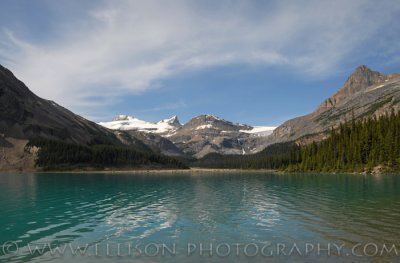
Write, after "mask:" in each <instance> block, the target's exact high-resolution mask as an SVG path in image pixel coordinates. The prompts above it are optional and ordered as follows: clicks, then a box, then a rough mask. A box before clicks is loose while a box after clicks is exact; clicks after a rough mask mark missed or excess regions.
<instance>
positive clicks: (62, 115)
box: [0, 65, 119, 144]
mask: <svg viewBox="0 0 400 263" xmlns="http://www.w3.org/2000/svg"><path fill="white" fill-rule="evenodd" d="M0 134H2V135H3V136H6V137H12V138H15V139H31V138H36V137H43V138H48V139H60V140H64V141H67V142H74V143H84V144H86V143H113V144H117V143H119V141H118V139H117V138H116V137H115V136H114V134H113V133H112V131H109V130H108V129H105V128H103V127H101V126H99V125H97V124H96V123H94V122H91V121H88V120H86V119H84V118H82V117H81V116H79V115H76V114H74V113H72V112H71V111H69V110H67V109H65V108H64V107H62V106H60V105H58V104H57V103H55V102H53V101H49V100H45V99H42V98H40V97H38V96H36V95H35V94H34V93H33V92H31V91H30V90H29V89H28V88H27V87H26V86H25V84H24V83H23V82H21V81H20V80H18V79H17V78H16V77H15V76H14V75H13V74H12V72H11V71H9V70H8V69H6V68H4V67H3V66H1V65H0Z"/></svg>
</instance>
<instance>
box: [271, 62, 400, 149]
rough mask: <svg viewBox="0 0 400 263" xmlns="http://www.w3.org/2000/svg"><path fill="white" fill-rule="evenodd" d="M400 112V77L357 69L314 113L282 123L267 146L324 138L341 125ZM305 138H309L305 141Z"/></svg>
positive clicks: (362, 68) (362, 67)
mask: <svg viewBox="0 0 400 263" xmlns="http://www.w3.org/2000/svg"><path fill="white" fill-rule="evenodd" d="M392 109H393V110H395V111H398V110H400V74H399V73H395V74H390V75H384V74H381V73H379V72H376V71H372V70H370V69H369V68H367V67H366V66H364V65H362V66H360V67H358V68H357V69H356V70H355V71H354V72H353V73H352V74H351V75H350V77H349V78H348V79H347V81H346V82H345V84H344V85H343V87H342V88H341V89H340V90H339V91H338V92H337V93H335V94H334V95H333V96H331V97H330V98H328V99H327V100H325V101H324V102H323V103H322V104H321V105H320V106H319V107H318V108H317V109H316V110H315V111H314V112H312V113H310V114H308V115H305V116H302V117H298V118H294V119H292V120H289V121H287V122H285V123H283V124H282V125H281V126H279V127H278V128H277V129H275V130H274V132H273V134H272V135H270V136H269V137H268V139H267V140H266V141H265V145H264V146H266V145H269V144H273V143H277V142H286V141H293V140H298V139H300V138H302V139H301V140H300V141H301V142H310V141H312V140H313V138H314V139H315V140H317V141H318V140H321V139H323V138H324V136H323V133H325V132H327V131H328V130H329V129H330V128H332V127H337V126H338V125H339V124H340V123H341V122H345V121H346V120H351V119H352V118H353V117H354V118H355V119H362V118H365V117H370V116H374V115H375V116H380V115H382V114H385V113H388V112H390V111H391V110H392ZM305 136H306V137H307V138H305Z"/></svg>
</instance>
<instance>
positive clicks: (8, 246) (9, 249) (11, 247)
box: [3, 241, 18, 254]
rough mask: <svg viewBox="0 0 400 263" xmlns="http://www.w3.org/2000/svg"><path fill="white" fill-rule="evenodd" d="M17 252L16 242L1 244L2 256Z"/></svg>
mask: <svg viewBox="0 0 400 263" xmlns="http://www.w3.org/2000/svg"><path fill="white" fill-rule="evenodd" d="M17 252H18V244H17V242H13V241H7V242H5V243H4V244H3V253H4V254H17Z"/></svg>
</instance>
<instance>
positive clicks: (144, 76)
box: [0, 0, 400, 125]
mask: <svg viewBox="0 0 400 263" xmlns="http://www.w3.org/2000/svg"><path fill="white" fill-rule="evenodd" d="M0 63H1V64H2V65H4V66H6V67H8V68H10V69H11V70H12V71H13V72H14V73H15V75H17V77H19V78H20V79H21V80H22V81H24V82H25V83H26V84H27V86H28V87H29V88H31V89H32V90H33V91H34V92H35V93H37V94H38V95H39V96H41V97H44V98H47V99H51V100H54V101H56V102H58V103H60V104H61V105H63V106H65V107H67V108H69V109H71V110H72V111H74V112H76V113H78V114H80V115H82V116H84V117H87V118H89V119H91V120H94V121H105V120H109V119H110V118H112V117H113V116H114V115H117V114H130V115H134V116H137V117H139V118H141V119H145V120H149V121H157V120H159V119H163V118H167V117H169V116H172V115H178V116H179V118H180V119H181V121H183V122H186V121H188V120H189V119H190V118H191V117H194V116H196V115H199V114H203V113H208V114H214V115H218V116H220V117H223V118H225V119H228V120H231V121H234V122H242V123H247V124H252V125H278V124H280V123H282V122H283V121H285V120H287V119H289V118H292V117H295V116H299V115H303V114H306V113H308V112H310V111H312V110H313V109H315V107H317V106H318V105H319V103H320V102H322V100H323V99H325V98H326V97H328V96H329V95H331V94H332V93H334V92H335V91H336V90H337V89H339V88H340V86H341V85H342V84H343V82H344V81H345V80H346V78H347V76H348V75H349V74H350V73H351V72H352V71H353V70H354V68H355V67H357V66H358V65H360V64H366V65H368V66H369V67H370V68H372V69H374V70H378V71H381V72H383V73H391V72H400V1H397V0H393V1H389V0H387V1H385V0H383V1H367V0H353V1H344V0H339V1H317V0H309V1H236V0H221V1H211V0H210V1H189V0H187V1H183V0H182V1H152V0H146V1H128V0H114V1H101V0H99V1H77V0H72V1H51V0H36V1H30V0H24V1H23V0H2V1H0Z"/></svg>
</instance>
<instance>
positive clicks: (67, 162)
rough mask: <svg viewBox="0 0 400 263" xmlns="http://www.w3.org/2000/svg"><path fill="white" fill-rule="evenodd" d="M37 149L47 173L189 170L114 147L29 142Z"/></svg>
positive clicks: (153, 155) (150, 155)
mask: <svg viewBox="0 0 400 263" xmlns="http://www.w3.org/2000/svg"><path fill="white" fill-rule="evenodd" d="M32 147H38V149H39V150H38V152H37V157H36V161H35V165H36V166H37V167H40V168H42V169H44V170H64V169H65V170H70V169H74V168H96V169H98V168H129V169H131V168H177V169H182V168H187V167H186V166H185V165H184V164H182V163H181V162H180V161H178V160H176V159H174V158H172V157H168V156H164V155H160V154H156V153H154V152H152V151H151V150H149V151H147V152H146V151H138V150H136V149H134V148H129V147H123V146H113V145H82V144H74V143H66V142H61V141H54V140H47V139H33V140H30V141H29V143H28V144H27V146H26V148H27V149H29V148H32Z"/></svg>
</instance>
